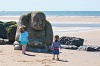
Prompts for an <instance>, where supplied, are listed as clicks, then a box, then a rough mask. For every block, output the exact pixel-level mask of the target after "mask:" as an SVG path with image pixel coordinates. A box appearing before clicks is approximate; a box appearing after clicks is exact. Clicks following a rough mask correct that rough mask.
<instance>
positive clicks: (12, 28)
mask: <svg viewBox="0 0 100 66" xmlns="http://www.w3.org/2000/svg"><path fill="white" fill-rule="evenodd" d="M6 30H7V38H8V39H9V41H8V44H13V42H14V41H15V34H16V30H17V25H16V24H15V25H11V26H9V27H7V28H6Z"/></svg>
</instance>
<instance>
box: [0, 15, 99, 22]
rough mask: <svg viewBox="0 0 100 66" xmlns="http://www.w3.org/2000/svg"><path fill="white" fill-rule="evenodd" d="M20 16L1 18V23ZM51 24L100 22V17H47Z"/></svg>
mask: <svg viewBox="0 0 100 66" xmlns="http://www.w3.org/2000/svg"><path fill="white" fill-rule="evenodd" d="M19 18H20V16H0V21H18V20H19ZM46 19H47V20H48V21H49V22H53V21H56V22H98V23H99V22H100V17H77V16H47V18H46Z"/></svg>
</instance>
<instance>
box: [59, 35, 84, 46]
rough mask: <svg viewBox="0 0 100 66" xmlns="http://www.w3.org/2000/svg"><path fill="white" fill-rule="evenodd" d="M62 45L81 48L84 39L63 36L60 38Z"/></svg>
mask: <svg viewBox="0 0 100 66" xmlns="http://www.w3.org/2000/svg"><path fill="white" fill-rule="evenodd" d="M60 43H61V44H62V45H75V46H77V47H79V46H82V45H83V43H84V39H82V38H77V37H67V36H62V37H61V38H60Z"/></svg>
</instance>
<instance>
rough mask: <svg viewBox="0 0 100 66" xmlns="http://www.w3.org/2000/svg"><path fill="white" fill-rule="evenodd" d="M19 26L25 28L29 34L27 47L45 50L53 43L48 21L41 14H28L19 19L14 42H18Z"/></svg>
mask: <svg viewBox="0 0 100 66" xmlns="http://www.w3.org/2000/svg"><path fill="white" fill-rule="evenodd" d="M21 25H24V26H26V31H27V32H28V33H29V36H28V39H29V43H28V46H30V47H31V48H35V49H36V48H40V49H41V48H46V47H47V46H50V45H51V44H52V41H53V30H52V26H51V24H50V22H49V21H47V20H46V16H45V14H44V13H43V12H30V13H28V14H24V15H22V16H21V17H20V19H19V22H18V27H17V32H16V40H17V41H18V38H19V35H20V31H19V28H20V26H21Z"/></svg>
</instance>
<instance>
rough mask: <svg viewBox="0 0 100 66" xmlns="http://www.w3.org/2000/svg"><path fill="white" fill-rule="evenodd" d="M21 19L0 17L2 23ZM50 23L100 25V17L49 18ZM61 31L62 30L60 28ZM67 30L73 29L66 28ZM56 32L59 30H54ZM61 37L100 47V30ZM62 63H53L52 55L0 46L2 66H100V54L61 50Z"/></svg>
mask: <svg viewBox="0 0 100 66" xmlns="http://www.w3.org/2000/svg"><path fill="white" fill-rule="evenodd" d="M18 19H19V17H18V16H17V17H0V21H5V20H8V21H9V20H10V21H11V20H14V21H18ZM47 20H49V21H50V22H61V21H63V22H93V23H97V22H98V23H100V17H47ZM60 29H61V28H60ZM64 29H65V30H67V29H71V28H64ZM75 29H76V28H75ZM53 30H54V31H56V30H59V29H58V28H53ZM55 34H58V35H59V36H70V37H79V38H83V39H84V40H85V42H84V45H95V46H100V36H99V35H100V29H95V30H89V31H83V32H72V33H71V32H61V33H60V32H57V33H54V35H55ZM60 52H61V53H60V61H55V60H54V61H53V60H52V54H51V53H36V52H28V51H27V52H26V53H27V55H23V54H22V53H21V51H20V50H14V47H13V46H12V45H0V65H1V66H29V65H30V66H32V65H36V66H65V65H67V66H74V65H75V66H100V52H87V51H78V50H67V49H62V50H60Z"/></svg>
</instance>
